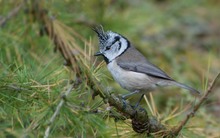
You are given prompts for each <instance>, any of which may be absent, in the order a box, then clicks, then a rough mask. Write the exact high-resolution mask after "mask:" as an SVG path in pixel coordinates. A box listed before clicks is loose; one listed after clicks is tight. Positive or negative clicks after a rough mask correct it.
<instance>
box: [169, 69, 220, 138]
mask: <svg viewBox="0 0 220 138" xmlns="http://www.w3.org/2000/svg"><path fill="white" fill-rule="evenodd" d="M219 79H220V73H219V74H218V75H217V77H216V78H215V79H214V80H213V82H212V83H211V85H210V86H209V88H208V90H207V91H206V93H205V94H204V95H203V96H202V98H201V99H200V100H199V102H198V103H197V104H196V105H195V106H194V108H193V110H192V111H191V112H190V113H189V114H187V116H186V118H185V119H184V120H183V121H182V122H181V123H180V124H179V126H178V127H177V128H175V130H174V131H173V132H172V133H173V134H174V135H175V136H177V135H178V134H179V133H180V131H181V130H182V128H183V127H184V126H185V125H186V123H187V122H188V121H189V120H190V119H191V118H192V117H193V116H194V115H195V113H196V112H197V111H198V109H199V108H200V107H201V105H202V104H203V103H204V102H205V101H206V100H207V98H208V96H209V95H210V94H211V93H212V91H213V88H214V86H215V84H216V83H217V81H218V80H219Z"/></svg>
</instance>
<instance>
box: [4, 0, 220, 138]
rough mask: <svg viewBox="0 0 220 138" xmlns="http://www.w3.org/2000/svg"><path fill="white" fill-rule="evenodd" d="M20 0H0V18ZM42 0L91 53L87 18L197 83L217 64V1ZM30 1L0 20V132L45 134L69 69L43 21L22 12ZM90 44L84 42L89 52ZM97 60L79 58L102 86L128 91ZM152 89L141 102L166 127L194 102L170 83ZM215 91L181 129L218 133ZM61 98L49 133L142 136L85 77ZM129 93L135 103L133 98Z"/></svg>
mask: <svg viewBox="0 0 220 138" xmlns="http://www.w3.org/2000/svg"><path fill="white" fill-rule="evenodd" d="M20 2H22V0H18V1H16V2H15V1H13V0H9V1H6V0H0V7H1V8H0V21H1V20H2V19H3V18H5V17H6V16H7V15H8V13H9V12H10V11H11V10H12V9H13V8H15V7H16V6H17V4H18V3H20ZM217 3H218V4H217ZM43 4H45V7H46V10H47V12H48V15H51V16H54V17H55V18H56V19H57V20H59V21H60V22H62V23H63V24H65V25H67V26H69V27H71V28H74V30H75V32H77V33H78V34H79V35H81V36H83V38H84V39H85V40H87V41H91V45H89V46H90V47H89V46H88V47H86V46H85V44H84V43H80V42H77V43H79V44H80V46H81V48H87V50H88V51H90V52H92V53H94V52H95V50H94V49H97V48H98V46H97V45H98V43H97V38H96V37H95V34H94V33H93V32H92V31H91V29H90V28H88V27H85V25H87V24H93V23H96V24H102V25H103V26H104V27H105V28H107V29H109V30H112V31H116V32H118V33H120V34H123V35H124V36H126V37H128V38H129V40H131V41H132V43H133V44H134V45H135V46H136V47H137V48H138V49H139V50H140V51H141V52H142V53H143V54H145V55H146V57H147V58H148V59H149V60H150V61H152V62H153V63H155V64H157V65H158V66H160V67H161V68H163V69H164V70H166V72H168V74H170V76H172V77H173V78H175V79H176V80H178V81H180V82H183V83H187V84H189V85H192V86H195V87H196V88H198V89H200V90H202V91H204V89H205V88H206V87H207V82H208V80H210V79H212V78H213V77H214V76H215V75H216V74H217V72H218V71H219V68H220V63H219V58H220V54H219V53H220V47H219V45H220V41H219V36H218V35H219V33H220V32H219V28H220V26H219V24H220V16H219V9H220V7H219V6H218V5H219V2H218V1H214V0H211V1H205V0H201V1H196V0H184V1H182V0H176V1H173V0H167V1H163V2H159V1H144V0H139V1H131V0H130V1H122V0H119V1H114V0H107V1H102V0H95V1H91V0H78V1H72V0H65V1H59V0H49V1H45V2H43ZM28 8H29V7H23V8H21V10H20V11H19V12H18V13H17V15H16V16H13V17H12V18H11V19H8V20H7V22H6V23H5V24H4V26H1V28H0V137H26V136H27V137H43V135H44V131H45V129H46V127H47V125H48V121H49V119H50V117H51V116H52V114H53V113H54V110H55V108H56V106H57V104H58V103H59V101H60V96H61V95H62V93H64V92H65V91H66V89H67V85H68V83H69V81H70V80H72V79H73V76H74V75H73V74H72V73H71V72H70V70H68V68H67V67H65V66H63V62H64V59H63V57H62V56H61V55H60V54H59V53H58V52H57V53H54V44H53V43H52V42H51V41H50V40H49V39H48V37H47V36H45V35H43V36H41V35H40V34H41V33H40V28H41V27H42V26H40V25H39V24H38V23H37V21H36V19H33V18H32V16H30V15H29V14H28V13H27V11H26V10H27V9H28ZM63 31H66V32H68V31H69V30H63ZM70 33H71V32H70ZM88 51H86V50H85V52H87V54H88ZM92 53H90V56H91V58H93V57H92ZM99 61H100V60H99V59H98V61H96V63H95V64H93V63H91V64H89V63H84V64H88V66H89V69H88V68H85V69H84V71H85V72H84V73H86V72H89V73H91V74H92V75H94V76H95V77H97V78H99V79H100V80H102V82H103V84H105V85H106V87H109V86H111V87H114V91H115V92H126V91H125V90H122V89H121V88H120V87H119V86H118V85H117V84H115V82H114V81H112V79H111V77H110V75H109V74H108V71H107V70H106V68H105V65H102V66H101V69H97V68H96V67H95V65H97V64H98V62H99ZM82 64H83V63H82ZM79 66H80V65H79ZM158 91H160V92H155V93H153V97H154V98H153V99H152V98H149V97H148V99H150V100H149V103H150V105H147V104H146V101H144V102H143V103H142V104H143V106H144V107H146V109H147V110H148V111H149V113H151V114H152V115H156V116H157V118H158V119H160V120H161V121H162V123H164V124H165V125H167V126H169V128H172V127H173V126H176V125H177V124H178V123H179V122H180V121H181V120H182V118H183V117H184V116H185V114H186V113H187V109H186V107H187V105H188V104H189V103H192V104H193V102H194V98H193V97H192V96H191V95H189V94H188V93H187V92H185V91H184V93H179V91H182V90H179V89H176V88H172V89H162V90H158ZM168 91H169V92H168ZM219 97H220V95H219V93H218V94H217V92H216V94H215V95H214V96H211V97H210V99H209V101H208V102H207V105H204V106H203V107H202V108H201V109H200V112H199V113H198V114H196V116H195V118H194V119H192V120H191V121H190V123H189V124H188V125H187V126H186V127H185V128H184V130H183V131H182V133H181V137H207V136H210V135H211V136H212V137H219V136H220V133H219V132H220V125H219V123H217V122H219V119H218V117H219V114H220V113H219V112H217V117H216V112H214V109H215V108H218V106H217V105H216V104H212V103H216V102H219V101H220V98H219ZM66 100H67V101H66V103H65V105H64V106H63V107H62V108H61V111H60V113H59V115H58V117H57V118H56V121H55V122H54V124H53V125H52V130H51V133H50V137H68V136H71V137H146V134H136V133H134V132H133V130H132V128H131V126H130V122H129V121H130V120H127V121H121V120H119V121H115V120H114V118H112V117H111V115H112V112H114V109H112V110H111V112H110V110H109V106H108V105H105V104H104V103H103V102H102V99H101V98H99V97H96V99H95V100H93V99H92V90H91V88H89V87H88V84H87V82H86V81H83V82H82V83H81V84H80V85H79V87H78V88H76V89H74V90H72V92H71V94H70V95H69V96H68V97H67V99H66ZM130 101H131V103H133V102H134V101H136V98H132V99H130ZM154 104H155V106H156V108H154V107H153V105H154ZM151 106H152V107H151ZM151 108H152V111H151V110H150V109H151ZM93 111H94V112H93ZM95 111H98V112H95ZM113 114H117V112H116V111H115V113H113ZM155 135H156V134H155ZM153 136H154V135H153Z"/></svg>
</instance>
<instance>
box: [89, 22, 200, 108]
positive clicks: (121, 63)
mask: <svg viewBox="0 0 220 138" xmlns="http://www.w3.org/2000/svg"><path fill="white" fill-rule="evenodd" d="M93 30H94V31H95V32H96V33H97V35H98V38H99V45H100V46H99V52H97V53H96V54H95V56H100V55H101V56H103V57H104V60H105V62H106V63H107V67H108V70H109V71H110V72H111V74H112V76H113V78H114V80H115V81H116V82H118V83H119V84H120V86H121V87H122V88H124V89H126V90H128V91H130V92H131V93H129V94H127V95H124V96H122V97H123V98H126V97H128V96H131V95H133V94H136V93H140V94H141V98H140V100H141V99H142V97H143V95H144V94H146V93H148V92H150V91H153V90H154V89H156V88H158V87H161V86H173V85H175V86H178V87H181V88H184V89H187V90H189V91H190V92H192V94H195V95H199V94H200V92H199V91H197V90H195V89H194V88H192V87H189V86H187V85H185V84H182V83H179V82H177V81H175V80H174V79H172V78H171V77H169V76H168V75H167V74H166V73H165V72H164V71H162V70H161V69H160V68H158V67H157V66H155V65H154V64H152V63H150V62H149V61H148V60H147V59H146V58H145V57H144V56H143V55H142V54H141V53H140V52H139V51H138V50H137V49H136V48H135V47H134V46H133V45H132V44H131V43H130V42H129V40H128V39H127V38H125V37H124V36H122V35H120V34H118V33H115V32H112V31H107V32H104V30H103V27H102V26H97V27H95V28H93ZM140 100H139V102H140ZM138 104H139V103H138Z"/></svg>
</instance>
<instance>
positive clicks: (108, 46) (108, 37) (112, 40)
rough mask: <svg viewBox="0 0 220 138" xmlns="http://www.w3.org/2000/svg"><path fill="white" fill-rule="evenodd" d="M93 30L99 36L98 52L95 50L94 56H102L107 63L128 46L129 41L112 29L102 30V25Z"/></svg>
mask: <svg viewBox="0 0 220 138" xmlns="http://www.w3.org/2000/svg"><path fill="white" fill-rule="evenodd" d="M93 30H94V31H95V32H96V33H97V35H98V38H99V52H97V54H96V56H98V55H102V56H104V59H105V61H106V62H107V63H109V62H111V61H112V60H114V59H115V58H116V57H118V56H120V55H121V54H123V53H124V52H125V51H126V50H127V49H128V47H129V46H130V42H129V41H128V40H127V39H126V38H125V37H123V36H122V35H120V34H118V33H115V32H112V31H107V32H104V30H103V28H102V26H99V27H96V28H94V29H93Z"/></svg>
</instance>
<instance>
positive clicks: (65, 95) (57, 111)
mask: <svg viewBox="0 0 220 138" xmlns="http://www.w3.org/2000/svg"><path fill="white" fill-rule="evenodd" d="M78 84H79V82H75V83H74V84H71V85H70V86H69V88H68V89H67V91H66V92H65V93H64V94H63V95H62V96H61V99H60V102H59V104H58V105H57V107H56V110H55V112H54V114H53V115H52V116H51V118H50V120H49V123H48V126H47V129H46V131H45V133H44V138H48V137H49V134H50V129H51V125H52V124H53V123H54V121H55V119H56V117H57V115H58V114H59V113H60V109H61V107H62V106H63V104H64V103H65V98H66V97H67V96H68V95H69V94H70V92H71V91H72V89H73V88H75V87H76V86H77V85H78Z"/></svg>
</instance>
